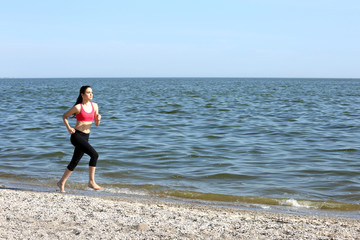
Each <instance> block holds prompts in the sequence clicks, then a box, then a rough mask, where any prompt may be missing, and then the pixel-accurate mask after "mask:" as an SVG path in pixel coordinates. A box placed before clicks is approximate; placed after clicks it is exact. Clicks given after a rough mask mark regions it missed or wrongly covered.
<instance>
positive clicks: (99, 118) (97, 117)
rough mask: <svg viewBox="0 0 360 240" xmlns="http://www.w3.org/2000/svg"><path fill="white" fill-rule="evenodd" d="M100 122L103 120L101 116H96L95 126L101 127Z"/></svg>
mask: <svg viewBox="0 0 360 240" xmlns="http://www.w3.org/2000/svg"><path fill="white" fill-rule="evenodd" d="M100 120H101V115H100V114H96V118H95V125H96V126H99V125H100Z"/></svg>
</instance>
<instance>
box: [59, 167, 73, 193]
mask: <svg viewBox="0 0 360 240" xmlns="http://www.w3.org/2000/svg"><path fill="white" fill-rule="evenodd" d="M71 173H72V171H70V170H69V169H68V168H66V169H65V172H64V174H63V176H62V178H61V179H60V181H59V182H58V183H57V186H58V187H59V188H60V192H62V193H64V192H65V183H66V180H68V178H69V177H70V175H71Z"/></svg>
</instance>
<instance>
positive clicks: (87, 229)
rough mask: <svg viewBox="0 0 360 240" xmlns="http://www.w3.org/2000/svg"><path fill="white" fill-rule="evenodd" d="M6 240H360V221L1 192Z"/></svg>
mask: <svg viewBox="0 0 360 240" xmlns="http://www.w3.org/2000/svg"><path fill="white" fill-rule="evenodd" d="M0 206H2V207H1V215H0V221H1V225H0V238H1V239H24V238H31V239H39V238H41V239H85V238H95V239H100V238H102V239H300V238H301V239H360V229H359V226H360V220H359V219H352V218H344V217H335V216H318V215H312V216H311V215H297V214H293V213H277V212H268V211H265V210H260V209H259V210H248V209H238V208H226V207H221V206H210V205H200V204H192V203H180V202H169V201H161V200H150V199H142V198H136V197H131V196H130V197H129V196H127V197H121V196H120V197H117V196H116V197H115V196H96V195H95V194H93V195H71V194H63V193H59V192H36V191H27V190H21V189H9V188H6V187H5V186H2V188H0Z"/></svg>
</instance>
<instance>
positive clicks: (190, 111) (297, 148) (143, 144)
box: [0, 78, 360, 218]
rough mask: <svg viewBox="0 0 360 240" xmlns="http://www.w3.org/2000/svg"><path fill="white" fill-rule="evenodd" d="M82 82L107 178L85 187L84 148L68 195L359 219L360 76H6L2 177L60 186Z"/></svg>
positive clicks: (16, 183) (8, 184) (8, 183)
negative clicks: (95, 108) (97, 121)
mask: <svg viewBox="0 0 360 240" xmlns="http://www.w3.org/2000/svg"><path fill="white" fill-rule="evenodd" d="M82 85H90V86H91V87H92V89H93V92H94V99H93V102H96V103H97V104H98V105H99V112H100V114H101V115H102V120H101V125H100V126H98V127H96V126H95V125H94V124H93V126H92V128H91V134H90V143H91V144H92V145H93V147H94V148H95V149H96V150H97V152H98V153H99V160H98V165H97V170H96V181H97V183H98V184H99V185H101V186H103V187H104V188H105V189H104V190H103V191H101V192H99V191H96V192H95V191H91V190H89V189H87V181H88V162H89V157H88V156H87V155H84V157H83V158H82V160H81V161H80V163H79V165H78V166H77V168H76V169H75V171H74V173H73V174H72V175H71V177H70V178H69V180H68V182H67V185H66V190H67V191H68V192H70V194H71V193H74V194H76V193H83V192H91V193H92V194H95V195H96V194H100V195H101V194H103V195H112V196H129V195H130V196H138V197H144V198H161V199H167V200H169V201H185V202H195V203H199V204H209V205H221V206H226V207H235V208H255V209H258V208H259V209H268V210H275V211H276V210H279V209H281V210H282V211H295V212H301V213H307V212H310V213H313V212H314V211H316V212H320V213H325V214H331V213H337V214H342V215H344V216H351V217H355V218H360V161H359V156H360V155H359V153H360V79H320V78H317V79H310V78H304V79H301V78H39V79H35V78H31V79H30V78H28V79H17V78H13V79H0V91H1V95H0V111H1V116H2V117H1V121H0V185H1V186H2V188H15V189H16V188H19V189H42V190H44V191H54V192H55V191H56V189H57V187H56V183H57V181H59V179H60V177H61V176H62V174H63V172H64V170H65V168H66V166H67V164H68V163H69V161H70V160H71V157H72V154H73V150H74V147H73V145H72V144H71V143H70V134H69V133H68V131H67V129H66V127H65V125H64V124H63V121H62V115H63V114H64V113H65V112H66V111H67V110H69V109H70V108H71V107H72V106H73V105H74V103H75V101H76V98H77V96H78V94H79V89H80V87H81V86H82ZM69 121H70V125H71V126H75V122H76V119H75V118H69Z"/></svg>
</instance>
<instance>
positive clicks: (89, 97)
mask: <svg viewBox="0 0 360 240" xmlns="http://www.w3.org/2000/svg"><path fill="white" fill-rule="evenodd" d="M81 96H82V98H83V100H84V101H90V100H92V99H93V92H92V89H91V88H87V89H86V90H85V93H82V94H81Z"/></svg>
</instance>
